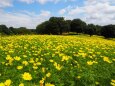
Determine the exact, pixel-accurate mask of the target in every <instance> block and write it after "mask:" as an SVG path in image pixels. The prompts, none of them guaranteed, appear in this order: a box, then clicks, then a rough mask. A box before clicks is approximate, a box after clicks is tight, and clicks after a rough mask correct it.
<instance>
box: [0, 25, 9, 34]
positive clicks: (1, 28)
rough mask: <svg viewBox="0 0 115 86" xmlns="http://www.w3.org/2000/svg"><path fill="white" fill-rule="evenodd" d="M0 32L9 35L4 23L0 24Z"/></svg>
mask: <svg viewBox="0 0 115 86" xmlns="http://www.w3.org/2000/svg"><path fill="white" fill-rule="evenodd" d="M0 33H1V34H6V35H10V30H9V29H8V27H7V26H6V25H0Z"/></svg>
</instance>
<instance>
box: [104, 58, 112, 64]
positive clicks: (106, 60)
mask: <svg viewBox="0 0 115 86" xmlns="http://www.w3.org/2000/svg"><path fill="white" fill-rule="evenodd" d="M103 61H105V62H108V63H111V61H110V60H109V58H108V57H103Z"/></svg>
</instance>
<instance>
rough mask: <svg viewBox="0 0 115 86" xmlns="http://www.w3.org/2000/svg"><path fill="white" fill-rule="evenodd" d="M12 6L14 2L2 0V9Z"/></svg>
mask: <svg viewBox="0 0 115 86" xmlns="http://www.w3.org/2000/svg"><path fill="white" fill-rule="evenodd" d="M9 6H13V5H12V0H0V8H4V7H9Z"/></svg>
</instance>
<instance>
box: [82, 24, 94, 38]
mask: <svg viewBox="0 0 115 86" xmlns="http://www.w3.org/2000/svg"><path fill="white" fill-rule="evenodd" d="M84 33H86V34H89V35H90V37H91V36H92V35H94V34H95V25H93V24H88V25H87V27H86V29H85V31H84Z"/></svg>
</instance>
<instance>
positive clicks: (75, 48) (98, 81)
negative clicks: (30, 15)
mask: <svg viewBox="0 0 115 86" xmlns="http://www.w3.org/2000/svg"><path fill="white" fill-rule="evenodd" d="M114 56H115V42H114V41H112V40H106V39H103V38H99V37H95V36H92V37H85V36H52V35H51V36H48V35H39V36H38V35H30V36H29V35H26V36H9V37H1V40H0V86H111V85H113V86H114V85H115V57H114Z"/></svg>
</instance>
